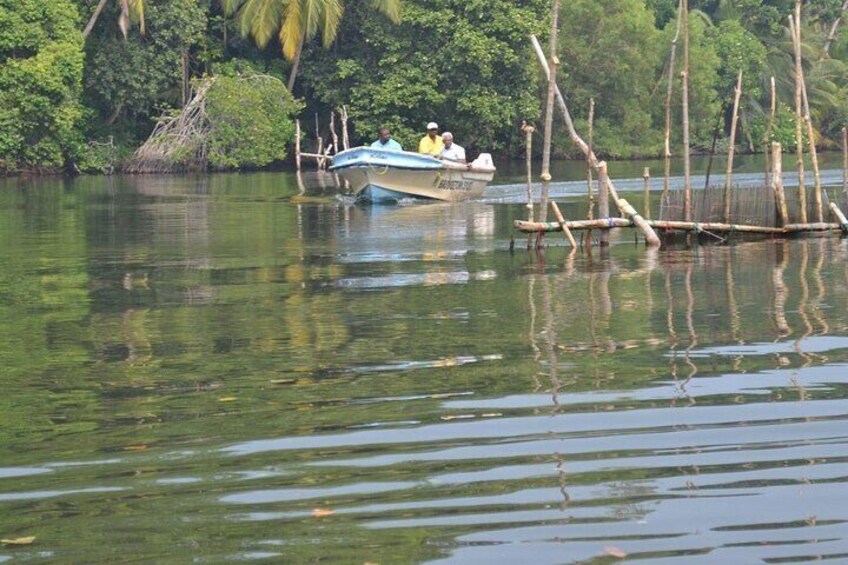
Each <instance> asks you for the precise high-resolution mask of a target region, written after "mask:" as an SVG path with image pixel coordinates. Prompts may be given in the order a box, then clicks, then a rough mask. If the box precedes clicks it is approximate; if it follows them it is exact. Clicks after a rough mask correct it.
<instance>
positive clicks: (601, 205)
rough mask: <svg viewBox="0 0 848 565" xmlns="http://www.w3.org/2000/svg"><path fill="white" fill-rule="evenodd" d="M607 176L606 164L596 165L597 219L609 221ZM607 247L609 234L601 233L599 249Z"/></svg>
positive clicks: (606, 232)
mask: <svg viewBox="0 0 848 565" xmlns="http://www.w3.org/2000/svg"><path fill="white" fill-rule="evenodd" d="M608 181H609V176H608V175H607V164H606V162H605V161H601V162H600V163H598V183H599V186H598V218H600V219H609V217H610V209H609V182H608ZM608 245H609V232H608V231H606V230H604V231H602V232H601V247H606V246H608Z"/></svg>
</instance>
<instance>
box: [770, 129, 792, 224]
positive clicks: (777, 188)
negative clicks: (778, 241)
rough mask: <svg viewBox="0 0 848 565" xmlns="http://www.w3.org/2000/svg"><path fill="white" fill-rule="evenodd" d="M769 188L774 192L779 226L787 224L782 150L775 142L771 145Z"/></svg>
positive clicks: (787, 215) (787, 211)
mask: <svg viewBox="0 0 848 565" xmlns="http://www.w3.org/2000/svg"><path fill="white" fill-rule="evenodd" d="M771 157H772V158H771V166H772V172H771V186H772V189H773V190H774V201H775V202H776V204H777V212H778V215H779V216H780V224H781V225H783V226H785V225H786V224H788V223H789V209H788V208H787V206H786V193H785V192H784V190H783V159H782V157H783V149H782V148H781V146H780V143H778V142H777V141H775V142H773V143H772V144H771Z"/></svg>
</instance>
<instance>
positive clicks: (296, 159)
mask: <svg viewBox="0 0 848 565" xmlns="http://www.w3.org/2000/svg"><path fill="white" fill-rule="evenodd" d="M294 162H295V166H296V167H297V170H298V171H299V170H300V120H295V121H294Z"/></svg>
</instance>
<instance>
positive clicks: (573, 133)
mask: <svg viewBox="0 0 848 565" xmlns="http://www.w3.org/2000/svg"><path fill="white" fill-rule="evenodd" d="M530 42H531V43H532V45H533V49H534V50H535V51H536V55H537V56H538V57H539V64H540V65H541V66H542V70H544V72H545V74H546V76H548V77H550V76H551V71H550V69H549V68H548V63H547V60H546V59H545V54H544V52H543V51H542V46H541V45H540V44H539V40H538V39H536V36H534V35H531V36H530ZM554 86H555V93H556V99H557V103H558V105H559V109H560V111H561V112H562V115H563V119H564V120H565V125H566V127H567V129H568V134H569V137H571V140H572V142H573V143H574V144H575V145H577V147H579V148H580V150H581V151H582V152H583V154H584V155H585V156H586V160H587V161H589V163H590V164H592V166H593V167H594V168H595V170H596V171H598V173H599V174H600V169H599V167H600V165H601V163H602V161H599V160H598V157H597V156H596V155H595V152H594V151H591V150H590V149H589V146H588V145H587V144H586V142H585V141H584V140H583V138H582V137H580V135H579V134H578V133H577V129H576V128H575V127H574V121H573V120H572V119H571V112H569V110H568V106H567V105H566V103H565V98H563V96H562V93H561V92H560V90H559V87H558V86H556V85H554ZM601 184H602V185H603V186H606V188H607V190H609V193H610V196H611V197H612V200H613V202H615V204H616V207H617V208H618V209H619V210H620V211H621V212H622V213H624V214H627V213H628V212H627V211H626V210H624V209H623V208H622V206H621V203H620V201H619V198H618V192H617V191H616V189H615V185H614V184H613V182H612V180H610V179H609V177H607V178H606V180H605V181H604V182H602V183H601ZM630 209H631V210H632V207H631V208H630ZM637 215H638V214H637ZM639 225H640V228H641V227H642V224H639ZM645 227H646V228H647V231H645V242H646V243H647V244H648V245H657V246H658V245H660V238H659V237H657V234H656V233H654V231H653V230H652V229H650V227H649V226H645Z"/></svg>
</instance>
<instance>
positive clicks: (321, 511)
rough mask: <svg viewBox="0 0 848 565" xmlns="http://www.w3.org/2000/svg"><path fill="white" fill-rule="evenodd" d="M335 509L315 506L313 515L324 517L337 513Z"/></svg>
mask: <svg viewBox="0 0 848 565" xmlns="http://www.w3.org/2000/svg"><path fill="white" fill-rule="evenodd" d="M335 513H336V511H335V510H331V509H329V508H313V509H312V515H313V516H315V517H316V518H323V517H324V516H332V515H333V514H335Z"/></svg>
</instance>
